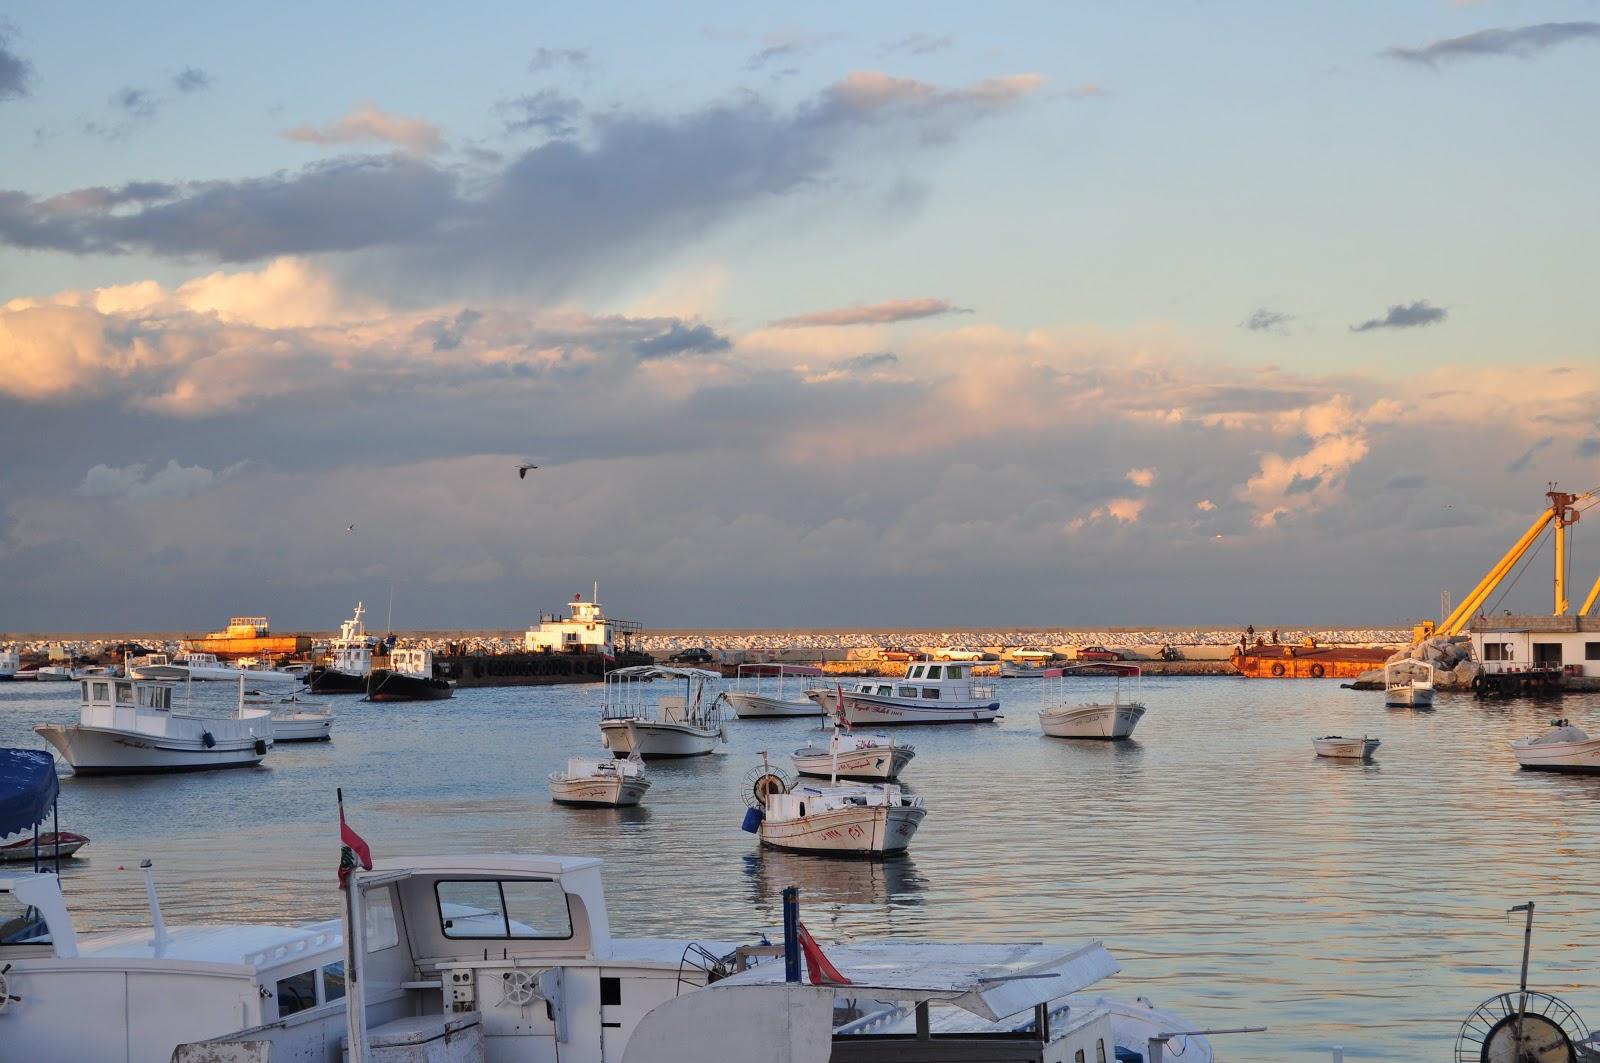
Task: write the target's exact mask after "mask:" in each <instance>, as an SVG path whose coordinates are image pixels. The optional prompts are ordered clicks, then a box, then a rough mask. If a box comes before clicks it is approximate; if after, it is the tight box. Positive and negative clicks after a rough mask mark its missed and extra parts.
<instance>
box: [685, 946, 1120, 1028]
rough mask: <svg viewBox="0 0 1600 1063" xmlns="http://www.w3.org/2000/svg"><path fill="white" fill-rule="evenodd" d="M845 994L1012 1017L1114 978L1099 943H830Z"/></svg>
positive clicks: (763, 976) (774, 976)
mask: <svg viewBox="0 0 1600 1063" xmlns="http://www.w3.org/2000/svg"><path fill="white" fill-rule="evenodd" d="M823 951H824V952H826V953H827V956H828V959H829V960H830V961H831V962H832V963H833V965H834V966H835V967H837V968H838V969H839V973H840V974H842V975H843V976H844V977H845V978H847V979H849V981H850V984H849V986H847V987H841V986H836V987H834V988H835V989H836V990H837V991H839V992H846V993H848V994H849V995H851V996H860V997H871V998H876V996H877V995H878V994H882V995H883V996H884V997H885V998H887V999H892V1000H910V1001H921V1000H931V1001H942V1002H945V1003H948V1004H953V1005H955V1006H956V1007H958V1008H962V1009H964V1010H966V1011H970V1012H972V1014H974V1015H977V1016H980V1017H981V1018H985V1019H988V1020H990V1021H991V1022H993V1021H996V1020H999V1019H1001V1018H1004V1017H1005V1016H1007V1015H1015V1014H1016V1013H1017V1012H1019V1011H1023V1010H1025V1009H1028V1008H1031V1007H1033V1006H1034V1005H1035V1004H1042V1003H1044V1002H1046V1001H1049V1000H1054V999H1056V998H1057V997H1064V996H1066V995H1067V994H1069V993H1077V992H1080V991H1081V990H1083V989H1085V988H1087V987H1088V986H1091V985H1093V984H1094V983H1096V982H1098V981H1100V980H1101V979H1102V978H1109V977H1111V976H1112V975H1114V974H1116V973H1117V971H1118V970H1120V968H1119V967H1118V966H1117V961H1116V960H1114V959H1112V957H1111V954H1110V953H1109V952H1107V951H1106V950H1105V948H1104V946H1102V945H1101V944H1100V942H1098V941H1091V942H1088V943H1086V944H1083V945H1077V946H1072V945H1051V944H1040V943H1038V942H1028V943H1018V944H1009V945H976V944H974V945H953V944H952V945H943V944H940V945H935V944H922V943H917V944H910V943H901V942H870V943H860V944H850V945H844V944H831V945H827V946H825V947H824V949H823ZM783 976H784V971H783V964H781V963H763V964H758V965H757V966H755V967H752V968H750V969H749V970H747V971H744V972H742V973H740V974H736V975H733V976H731V977H729V978H725V979H723V980H722V981H720V982H717V983H716V984H715V985H713V986H712V987H711V988H712V989H713V990H715V989H719V988H722V987H733V986H740V985H770V984H772V983H775V982H782V981H783Z"/></svg>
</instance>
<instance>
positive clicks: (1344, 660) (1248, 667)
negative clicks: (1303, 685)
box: [1229, 645, 1392, 679]
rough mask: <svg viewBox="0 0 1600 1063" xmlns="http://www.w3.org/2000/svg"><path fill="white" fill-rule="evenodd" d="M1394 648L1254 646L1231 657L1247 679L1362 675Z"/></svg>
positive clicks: (1385, 658)
mask: <svg viewBox="0 0 1600 1063" xmlns="http://www.w3.org/2000/svg"><path fill="white" fill-rule="evenodd" d="M1391 652H1392V651H1391V650H1388V649H1384V648H1383V647H1381V646H1378V647H1375V646H1315V645H1312V646H1305V645H1300V646H1287V645H1284V646H1264V645H1263V646H1250V647H1248V648H1246V649H1243V650H1235V651H1234V653H1233V656H1232V657H1231V658H1230V659H1229V660H1230V662H1231V663H1232V664H1233V667H1234V668H1235V669H1236V670H1237V671H1238V673H1239V674H1240V675H1242V676H1244V677H1245V678H1246V679H1359V678H1360V677H1361V673H1362V672H1368V671H1371V670H1372V669H1374V668H1382V667H1383V665H1384V662H1385V661H1387V660H1388V659H1389V654H1390V653H1391Z"/></svg>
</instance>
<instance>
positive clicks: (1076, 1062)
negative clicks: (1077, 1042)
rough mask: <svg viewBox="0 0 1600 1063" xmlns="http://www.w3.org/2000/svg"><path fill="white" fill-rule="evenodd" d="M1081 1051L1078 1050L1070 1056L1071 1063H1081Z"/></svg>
mask: <svg viewBox="0 0 1600 1063" xmlns="http://www.w3.org/2000/svg"><path fill="white" fill-rule="evenodd" d="M1083 1058H1084V1057H1083V1049H1081V1048H1080V1049H1078V1050H1077V1051H1076V1052H1074V1053H1073V1054H1072V1063H1083Z"/></svg>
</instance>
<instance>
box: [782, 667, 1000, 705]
mask: <svg viewBox="0 0 1600 1063" xmlns="http://www.w3.org/2000/svg"><path fill="white" fill-rule="evenodd" d="M972 668H973V666H972V664H971V663H969V662H957V663H937V664H934V663H927V664H913V665H911V666H910V667H909V668H907V669H906V677H905V678H904V679H898V680H897V679H862V680H858V681H857V682H856V684H855V687H854V688H853V689H852V691H851V692H852V693H856V694H877V695H880V696H883V697H894V698H914V699H918V700H922V701H941V700H943V701H951V700H956V701H965V700H968V699H972V698H987V697H993V696H994V692H993V690H992V688H989V687H985V686H980V685H977V684H974V683H973V681H972ZM812 688H813V689H819V690H825V691H831V690H833V689H834V688H833V687H832V686H830V685H828V684H815V683H814V684H812Z"/></svg>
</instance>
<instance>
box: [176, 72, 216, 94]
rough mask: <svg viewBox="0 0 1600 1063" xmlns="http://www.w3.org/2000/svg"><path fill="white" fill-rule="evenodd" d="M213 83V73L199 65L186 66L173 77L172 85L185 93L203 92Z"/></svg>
mask: <svg viewBox="0 0 1600 1063" xmlns="http://www.w3.org/2000/svg"><path fill="white" fill-rule="evenodd" d="M212 83H213V82H212V78H211V75H210V74H208V73H206V72H205V71H204V70H201V69H200V68H199V67H197V66H186V67H184V68H183V69H182V70H180V71H178V73H177V74H175V75H173V78H172V87H173V88H175V89H177V90H178V91H179V92H181V93H184V94H185V95H188V94H189V93H193V92H203V91H204V90H206V89H209V88H210V87H211V85H212Z"/></svg>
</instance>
